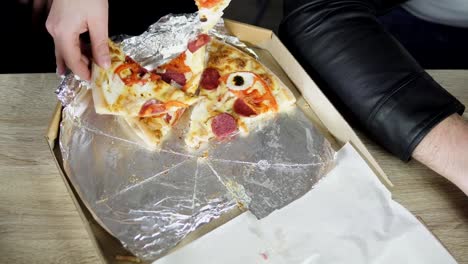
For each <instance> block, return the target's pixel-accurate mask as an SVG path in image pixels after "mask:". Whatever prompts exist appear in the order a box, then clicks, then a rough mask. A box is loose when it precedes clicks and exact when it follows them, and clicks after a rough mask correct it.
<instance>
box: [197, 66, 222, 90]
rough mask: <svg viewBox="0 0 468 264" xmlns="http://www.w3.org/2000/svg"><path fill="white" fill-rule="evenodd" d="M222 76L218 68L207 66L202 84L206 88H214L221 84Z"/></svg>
mask: <svg viewBox="0 0 468 264" xmlns="http://www.w3.org/2000/svg"><path fill="white" fill-rule="evenodd" d="M220 77H221V76H220V75H219V72H218V70H216V69H214V68H206V69H205V71H204V72H203V74H202V77H201V81H200V85H201V87H202V88H203V89H205V90H214V89H216V88H218V86H219V78H220Z"/></svg>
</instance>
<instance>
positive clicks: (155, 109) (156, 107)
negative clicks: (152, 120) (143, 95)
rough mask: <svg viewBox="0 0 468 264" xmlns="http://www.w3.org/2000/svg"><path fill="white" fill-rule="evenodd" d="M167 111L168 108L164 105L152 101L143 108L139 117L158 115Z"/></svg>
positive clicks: (154, 100)
mask: <svg viewBox="0 0 468 264" xmlns="http://www.w3.org/2000/svg"><path fill="white" fill-rule="evenodd" d="M165 111H166V106H165V105H164V103H162V102H160V101H158V100H156V99H151V100H149V101H148V102H146V103H145V104H144V105H143V106H142V107H141V110H140V113H139V116H150V115H157V114H160V113H163V112H165Z"/></svg>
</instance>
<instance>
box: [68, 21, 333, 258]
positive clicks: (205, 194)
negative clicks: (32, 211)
mask: <svg viewBox="0 0 468 264" xmlns="http://www.w3.org/2000/svg"><path fill="white" fill-rule="evenodd" d="M166 19H167V20H163V21H164V23H168V22H167V21H171V18H170V17H169V18H168V17H166ZM173 21H177V23H179V22H180V20H178V19H174V20H173ZM187 21H191V20H190V19H188V20H187ZM177 25H178V27H177V28H176V29H177V30H176V31H177V32H180V28H181V25H180V24H177ZM151 28H153V29H154V28H158V26H156V25H153V26H152V27H151ZM163 28H164V29H166V30H167V29H169V28H170V27H169V26H168V25H167V24H166V26H165V27H163ZM150 30H151V29H150ZM176 31H174V32H173V34H174V38H176V39H179V38H185V37H186V36H187V32H181V34H180V36H179V35H178V34H177V32H176ZM148 32H149V31H148ZM152 34H156V35H157V34H158V32H157V31H153V33H152ZM219 34H220V36H221V35H223V34H222V33H219ZM155 38H156V37H151V36H150V34H149V33H148V34H147V37H146V38H143V39H141V41H149V40H151V41H153V40H154V39H155ZM223 39H229V41H230V43H233V42H234V43H235V42H236V41H237V42H239V43H240V41H238V40H234V38H233V37H229V38H227V37H226V38H223ZM166 42H167V41H166ZM132 43H134V42H132ZM167 44H168V45H170V43H169V42H167ZM148 46H149V45H148ZM241 48H242V47H241ZM243 48H245V47H243ZM160 50H167V51H169V50H170V51H171V52H172V51H174V52H175V50H176V49H160ZM136 51H137V50H136V49H135V50H134V52H136ZM142 52H143V51H142ZM173 55H174V54H165V55H163V56H160V57H159V58H162V57H164V58H166V57H167V58H169V57H171V56H173ZM143 57H144V56H143ZM160 62H161V60H159V59H155V60H152V62H151V63H149V64H151V65H152V63H156V64H159V63H160ZM156 64H154V65H156ZM68 80H69V82H62V84H61V86H63V87H62V89H61V93H62V94H66V93H67V90H70V93H73V94H74V95H75V96H74V98H73V100H71V101H68V102H70V103H69V104H68V105H67V106H66V107H65V108H64V110H63V120H62V123H61V131H60V132H61V133H60V147H61V151H62V156H63V164H64V168H65V171H66V173H67V175H68V177H69V178H70V180H71V182H72V183H73V185H74V187H75V189H76V190H77V192H78V193H79V195H80V198H81V199H82V200H83V202H84V203H85V204H86V205H87V206H88V208H89V209H90V211H91V212H92V213H93V215H94V216H95V218H96V219H97V221H98V222H100V223H101V225H102V226H103V227H104V228H105V229H106V230H108V231H109V232H110V233H111V234H112V235H113V236H115V237H116V238H118V239H119V240H120V241H121V242H122V244H123V245H124V246H125V247H127V248H128V249H129V250H130V251H131V252H133V253H134V254H135V255H137V256H138V257H140V258H142V259H145V260H154V259H157V258H159V257H160V256H161V255H163V254H165V253H167V252H168V251H169V250H170V249H172V248H173V247H174V246H176V245H177V244H178V243H180V242H181V241H182V240H183V239H184V238H185V237H186V236H187V235H188V234H190V233H191V232H193V231H194V230H196V229H198V228H199V227H201V226H203V225H206V224H209V223H210V222H212V221H213V220H214V219H218V218H219V217H220V216H222V215H224V214H226V213H228V212H231V211H233V210H234V209H236V207H238V206H242V207H243V208H247V209H249V210H251V211H252V212H253V213H254V214H255V215H256V216H257V217H258V218H262V217H265V216H267V215H268V214H269V213H271V212H272V211H274V210H277V209H280V208H282V207H284V206H286V205H287V204H289V203H290V202H292V201H294V200H296V199H298V198H299V197H301V196H302V195H304V194H305V193H307V192H308V191H310V189H311V188H312V187H313V186H314V185H315V184H316V183H317V182H318V181H319V180H320V179H321V178H322V177H323V175H324V174H325V173H326V172H327V171H328V170H329V169H330V168H331V166H332V165H333V160H334V154H335V152H334V151H333V149H332V148H331V146H330V144H329V143H328V141H327V140H326V139H325V138H324V137H323V135H321V134H320V132H319V131H318V130H316V129H315V128H314V126H313V124H312V123H311V121H310V120H309V119H308V118H307V117H306V116H305V115H304V114H303V113H302V112H301V111H300V110H299V109H293V110H291V111H290V112H288V113H282V114H280V115H278V116H277V117H275V118H273V119H272V120H269V121H268V122H266V123H265V124H264V125H263V126H262V128H259V129H258V131H256V132H255V133H251V134H250V135H249V136H248V137H237V138H235V139H233V140H231V141H229V142H222V143H219V142H213V143H212V144H211V145H210V146H209V148H208V149H207V150H206V151H204V152H202V153H194V152H191V151H188V150H187V149H186V148H185V146H184V142H183V140H181V138H182V137H183V136H184V135H183V133H184V131H185V130H186V126H187V122H184V120H183V119H182V120H181V121H180V122H179V127H177V128H176V130H175V131H174V133H173V135H172V136H171V138H169V140H168V141H167V142H166V143H165V145H164V147H163V149H162V150H161V151H159V152H152V151H150V150H147V149H146V148H145V147H144V146H143V143H142V142H141V139H139V138H138V137H136V135H135V134H133V133H132V131H131V130H130V129H129V127H128V126H127V125H126V123H125V122H124V121H123V120H122V118H121V117H118V116H112V115H98V114H96V113H95V110H94V104H93V102H92V96H91V92H90V91H88V90H87V89H77V88H79V87H84V86H83V85H82V83H80V82H74V81H71V79H68ZM67 85H70V86H75V87H67ZM62 98H68V99H67V100H69V99H70V96H62ZM185 118H188V117H187V116H185Z"/></svg>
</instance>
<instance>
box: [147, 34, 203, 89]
mask: <svg viewBox="0 0 468 264" xmlns="http://www.w3.org/2000/svg"><path fill="white" fill-rule="evenodd" d="M210 40H211V37H210V36H208V35H207V34H200V35H199V36H198V37H197V38H196V39H195V40H193V41H191V42H189V44H188V47H187V50H186V51H185V52H183V53H182V54H180V55H179V56H178V57H176V58H174V59H173V60H171V61H170V62H168V63H166V64H165V65H162V66H160V67H158V68H157V69H156V73H158V74H159V75H160V76H161V77H162V80H163V81H165V82H166V83H168V84H170V85H171V86H174V87H177V88H180V89H182V91H184V92H185V93H187V94H189V95H192V96H193V95H195V94H196V93H197V90H198V85H199V82H200V78H201V74H202V72H203V69H204V67H205V61H206V59H205V57H206V44H208V43H209V42H210Z"/></svg>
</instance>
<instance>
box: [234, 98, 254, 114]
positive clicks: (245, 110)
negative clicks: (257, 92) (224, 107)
mask: <svg viewBox="0 0 468 264" xmlns="http://www.w3.org/2000/svg"><path fill="white" fill-rule="evenodd" d="M234 112H236V113H237V114H239V115H241V116H247V117H250V116H254V115H257V113H255V111H254V110H253V109H252V108H251V107H250V106H249V105H248V104H246V103H245V102H244V100H242V99H240V98H238V99H237V100H236V101H235V102H234Z"/></svg>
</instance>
